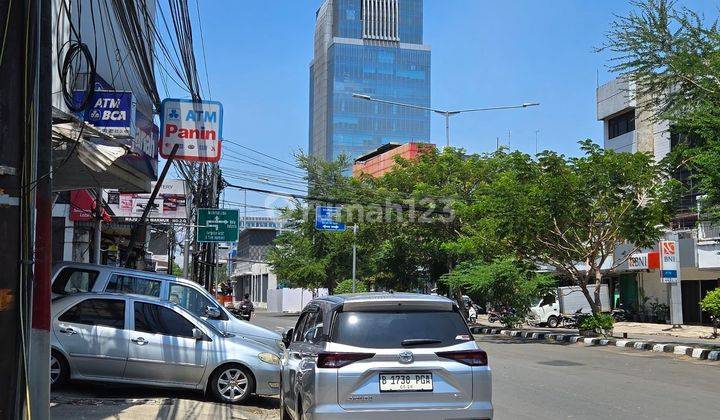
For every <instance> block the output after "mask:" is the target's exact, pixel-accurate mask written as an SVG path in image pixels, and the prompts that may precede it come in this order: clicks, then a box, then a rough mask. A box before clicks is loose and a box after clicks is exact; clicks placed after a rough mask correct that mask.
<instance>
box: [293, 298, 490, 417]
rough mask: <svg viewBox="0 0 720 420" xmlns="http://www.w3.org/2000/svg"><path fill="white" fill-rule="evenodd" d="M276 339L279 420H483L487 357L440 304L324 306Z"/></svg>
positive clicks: (326, 302) (317, 304)
mask: <svg viewBox="0 0 720 420" xmlns="http://www.w3.org/2000/svg"><path fill="white" fill-rule="evenodd" d="M283 339H284V340H285V346H286V350H285V352H284V354H283V357H282V362H281V366H280V367H281V384H280V407H281V414H282V418H283V420H288V419H294V420H299V419H303V420H309V419H336V418H343V419H363V420H372V419H394V420H400V419H412V420H420V419H466V420H467V419H491V418H492V417H493V406H492V398H491V397H492V381H491V374H490V368H489V367H488V360H487V354H486V353H485V352H484V351H482V350H481V349H480V348H479V347H478V345H477V343H476V342H475V341H474V339H473V337H472V335H471V334H470V331H469V330H468V327H467V324H466V323H465V321H464V319H463V317H462V315H461V314H460V312H459V310H458V307H457V305H456V304H455V303H454V302H453V301H451V300H450V299H447V298H444V297H441V296H429V295H419V294H409V293H363V294H353V295H337V296H326V297H323V298H318V299H315V300H313V301H311V302H310V303H309V304H308V306H306V308H305V309H304V310H303V312H302V314H301V315H300V318H299V319H298V322H297V324H296V326H295V328H293V329H290V330H289V331H288V332H286V333H285V335H284V337H283Z"/></svg>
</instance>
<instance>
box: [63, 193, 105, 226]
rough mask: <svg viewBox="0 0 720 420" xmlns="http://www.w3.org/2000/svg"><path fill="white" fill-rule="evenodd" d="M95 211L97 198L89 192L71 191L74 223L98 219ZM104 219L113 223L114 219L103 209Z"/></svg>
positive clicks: (71, 217) (71, 215) (71, 209)
mask: <svg viewBox="0 0 720 420" xmlns="http://www.w3.org/2000/svg"><path fill="white" fill-rule="evenodd" d="M96 213H97V212H96V210H95V197H93V196H92V195H90V193H89V192H88V191H87V190H72V191H70V220H71V221H73V222H89V221H92V220H95V219H96V218H97V216H96ZM101 214H102V219H103V220H104V221H106V222H111V221H112V218H111V217H110V215H109V214H108V212H107V211H106V210H105V209H104V208H103V209H102V210H101Z"/></svg>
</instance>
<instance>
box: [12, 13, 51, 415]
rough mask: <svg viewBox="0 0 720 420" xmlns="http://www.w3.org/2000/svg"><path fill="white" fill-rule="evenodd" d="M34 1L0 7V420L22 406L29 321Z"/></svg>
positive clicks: (35, 18) (34, 92) (36, 59)
mask: <svg viewBox="0 0 720 420" xmlns="http://www.w3.org/2000/svg"><path fill="white" fill-rule="evenodd" d="M40 3H41V2H39V1H37V0H35V1H16V2H13V7H12V8H9V7H3V9H4V10H3V12H4V13H3V18H2V22H3V23H2V25H3V27H4V28H5V31H6V32H5V33H4V34H3V35H2V38H3V39H4V51H3V52H2V55H0V74H2V77H0V92H2V94H0V109H2V110H4V112H0V203H2V205H0V237H2V239H3V242H4V244H5V245H6V246H5V247H4V248H3V252H2V253H0V265H1V266H2V267H3V274H2V276H0V331H3V338H2V340H0V354H2V357H0V372H2V375H0V418H3V419H6V418H7V419H14V418H19V417H21V416H22V413H23V412H24V411H25V410H26V409H27V408H26V407H27V406H28V404H27V400H26V395H27V394H26V388H25V386H26V382H25V381H26V376H25V365H24V360H25V358H24V355H25V354H27V353H24V348H23V347H24V346H22V344H21V343H22V341H21V340H22V339H23V338H25V337H26V335H25V333H26V332H29V328H25V327H26V326H27V325H28V324H27V323H28V321H29V320H28V315H29V311H28V310H27V304H28V303H29V302H31V301H30V299H29V298H28V297H29V296H28V294H29V291H30V287H29V286H28V285H29V284H30V285H31V282H32V280H33V278H32V276H31V275H28V271H29V268H32V265H31V264H32V261H30V260H32V259H33V256H32V254H30V253H29V252H28V250H29V249H30V248H28V246H27V240H28V238H23V235H22V234H21V233H22V232H23V231H24V232H28V229H30V228H31V227H32V222H31V220H30V219H28V218H27V216H29V215H31V214H32V213H31V212H34V209H33V208H28V204H30V205H31V206H33V207H34V206H35V203H34V202H31V201H30V200H27V198H28V196H29V195H30V188H27V186H28V181H29V182H32V181H33V180H34V179H35V178H36V173H32V174H31V172H33V168H32V166H33V165H28V162H30V163H32V164H34V163H35V161H36V159H35V157H34V156H32V155H30V156H28V155H27V154H26V148H27V146H31V147H32V145H34V144H36V143H35V139H34V138H32V137H31V132H32V131H37V130H36V129H37V126H35V127H32V128H33V130H32V131H31V130H28V128H29V127H28V125H29V124H32V119H31V118H30V116H29V110H30V108H31V106H30V104H29V102H30V101H31V100H32V98H33V96H34V95H35V94H36V93H37V92H38V90H39V89H38V86H37V84H36V83H37V80H36V78H35V77H34V71H33V70H32V69H33V67H34V65H35V64H36V63H37V62H38V57H37V55H36V54H34V53H33V51H34V46H35V45H36V43H37V42H36V36H37V34H38V27H37V16H36V15H37V13H36V12H37V10H38V9H37V7H39V6H40ZM7 5H8V2H3V6H7ZM5 13H7V15H5ZM28 25H30V27H28ZM26 36H28V37H29V38H28V39H26ZM26 46H27V49H26ZM26 95H27V96H26ZM37 105H38V104H37V103H35V104H34V106H35V107H36V106H37ZM35 110H36V112H37V109H35ZM43 112H45V111H44V110H43ZM23 159H25V160H23ZM43 188H44V187H43ZM23 212H25V214H24V215H23ZM30 250H31V249H30ZM21 311H22V312H21ZM21 319H22V320H23V322H22V323H21ZM23 328H25V329H24V330H23ZM46 375H47V374H46Z"/></svg>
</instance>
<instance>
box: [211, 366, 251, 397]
mask: <svg viewBox="0 0 720 420" xmlns="http://www.w3.org/2000/svg"><path fill="white" fill-rule="evenodd" d="M210 388H211V390H212V393H213V395H215V398H216V399H217V400H218V401H220V402H224V403H229V404H239V403H241V402H243V401H245V400H246V399H247V398H248V397H249V396H250V394H251V393H252V391H253V390H254V389H255V379H253V376H252V374H251V373H250V371H248V370H247V369H245V368H244V367H242V366H239V365H228V366H224V367H222V368H221V369H219V370H218V371H217V372H215V374H213V377H212V379H211V381H210Z"/></svg>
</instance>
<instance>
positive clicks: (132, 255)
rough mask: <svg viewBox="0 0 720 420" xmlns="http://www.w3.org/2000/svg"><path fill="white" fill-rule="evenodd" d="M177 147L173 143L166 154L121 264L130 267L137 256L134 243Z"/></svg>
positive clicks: (177, 145) (143, 225)
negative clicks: (168, 154)
mask: <svg viewBox="0 0 720 420" xmlns="http://www.w3.org/2000/svg"><path fill="white" fill-rule="evenodd" d="M178 147H180V145H179V144H177V143H176V144H175V145H174V146H173V148H172V151H171V152H170V156H168V159H167V160H166V161H165V166H163V169H162V172H161V173H160V177H159V178H158V180H157V182H156V183H155V188H153V191H152V194H150V199H149V200H148V202H147V204H146V205H145V209H144V210H143V213H142V216H140V221H138V224H137V226H135V229H133V231H132V235H131V236H130V243H129V244H128V251H127V256H126V257H125V261H124V262H123V264H122V265H123V266H125V267H128V268H129V267H130V263H131V262H133V260H134V259H135V258H137V255H135V249H134V248H135V244H136V243H137V240H138V238H139V237H140V230H141V229H142V228H143V227H145V224H146V222H147V217H148V214H149V213H150V208H151V207H152V206H153V204H154V203H155V197H157V195H158V192H160V188H161V187H162V184H163V182H164V181H165V176H166V175H167V173H168V170H170V166H172V162H173V160H174V159H175V154H176V153H177V151H178Z"/></svg>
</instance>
